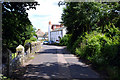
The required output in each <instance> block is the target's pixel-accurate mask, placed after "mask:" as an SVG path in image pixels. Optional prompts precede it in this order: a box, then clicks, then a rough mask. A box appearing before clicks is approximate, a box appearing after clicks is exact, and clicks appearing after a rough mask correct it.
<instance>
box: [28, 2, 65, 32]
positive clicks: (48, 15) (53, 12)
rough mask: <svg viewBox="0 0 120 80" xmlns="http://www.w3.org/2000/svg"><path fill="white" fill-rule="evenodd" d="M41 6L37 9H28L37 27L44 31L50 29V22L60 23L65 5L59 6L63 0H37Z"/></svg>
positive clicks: (30, 17)
mask: <svg viewBox="0 0 120 80" xmlns="http://www.w3.org/2000/svg"><path fill="white" fill-rule="evenodd" d="M35 1H38V3H39V4H40V6H37V7H36V10H34V9H30V10H28V11H27V12H28V17H29V19H30V21H31V22H32V25H33V26H34V27H35V28H36V29H41V30H42V31H43V32H47V31H48V22H49V21H51V23H52V24H60V23H59V22H60V21H61V14H62V11H63V7H64V6H60V7H59V6H58V2H59V1H62V0H35Z"/></svg>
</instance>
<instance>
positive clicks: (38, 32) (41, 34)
mask: <svg viewBox="0 0 120 80" xmlns="http://www.w3.org/2000/svg"><path fill="white" fill-rule="evenodd" d="M36 34H37V37H43V35H44V32H42V31H41V30H40V29H38V30H37V31H36Z"/></svg>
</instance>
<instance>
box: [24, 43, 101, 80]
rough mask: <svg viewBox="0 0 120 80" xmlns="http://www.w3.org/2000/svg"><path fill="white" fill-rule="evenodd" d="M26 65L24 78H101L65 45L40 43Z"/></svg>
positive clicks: (70, 79)
mask: <svg viewBox="0 0 120 80" xmlns="http://www.w3.org/2000/svg"><path fill="white" fill-rule="evenodd" d="M26 67H27V70H26V72H25V74H24V78H25V79H28V80H32V79H33V80H54V79H55V80H94V79H95V80H98V79H99V80H101V79H100V77H99V74H98V73H96V72H95V71H94V70H92V69H91V68H89V67H88V65H86V64H84V63H82V62H81V61H80V60H79V59H78V58H77V57H76V56H75V55H73V54H70V52H69V51H67V50H66V49H65V47H59V46H52V45H42V48H41V49H40V51H39V52H37V55H36V56H35V58H34V59H32V60H31V61H29V62H28V63H27V64H26Z"/></svg>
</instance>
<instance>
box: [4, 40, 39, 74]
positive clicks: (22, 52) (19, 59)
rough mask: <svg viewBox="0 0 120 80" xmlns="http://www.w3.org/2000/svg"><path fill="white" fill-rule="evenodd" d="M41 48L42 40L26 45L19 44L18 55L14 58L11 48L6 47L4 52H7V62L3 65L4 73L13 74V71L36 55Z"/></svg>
mask: <svg viewBox="0 0 120 80" xmlns="http://www.w3.org/2000/svg"><path fill="white" fill-rule="evenodd" d="M40 48H41V42H40V41H37V42H32V43H28V44H26V45H25V47H24V46H22V45H19V46H18V47H17V48H16V57H15V58H14V59H13V58H12V54H14V53H12V52H11V51H10V50H9V49H6V50H5V52H4V53H7V55H8V57H7V63H5V64H3V66H2V74H4V75H6V76H11V75H12V73H13V71H14V70H16V69H18V68H19V67H20V66H22V65H23V64H24V63H25V62H27V61H28V60H29V58H30V57H31V56H32V55H34V54H35V53H36V52H37V51H39V50H40ZM7 55H5V56H7Z"/></svg>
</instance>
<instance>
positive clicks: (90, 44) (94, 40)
mask: <svg viewBox="0 0 120 80" xmlns="http://www.w3.org/2000/svg"><path fill="white" fill-rule="evenodd" d="M119 44H120V43H119V38H116V39H111V38H109V37H107V36H106V35H105V34H102V33H97V32H96V31H93V32H91V33H90V34H86V35H85V37H83V36H81V37H79V38H78V40H77V41H76V43H74V45H73V46H74V48H76V49H75V50H76V51H75V53H76V54H77V55H80V57H83V58H86V59H88V60H90V61H92V62H94V63H96V64H99V65H103V64H104V65H108V64H112V65H118V63H117V61H116V62H115V59H116V60H118V59H117V58H119V57H117V54H118V50H119V49H118V46H119Z"/></svg>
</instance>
